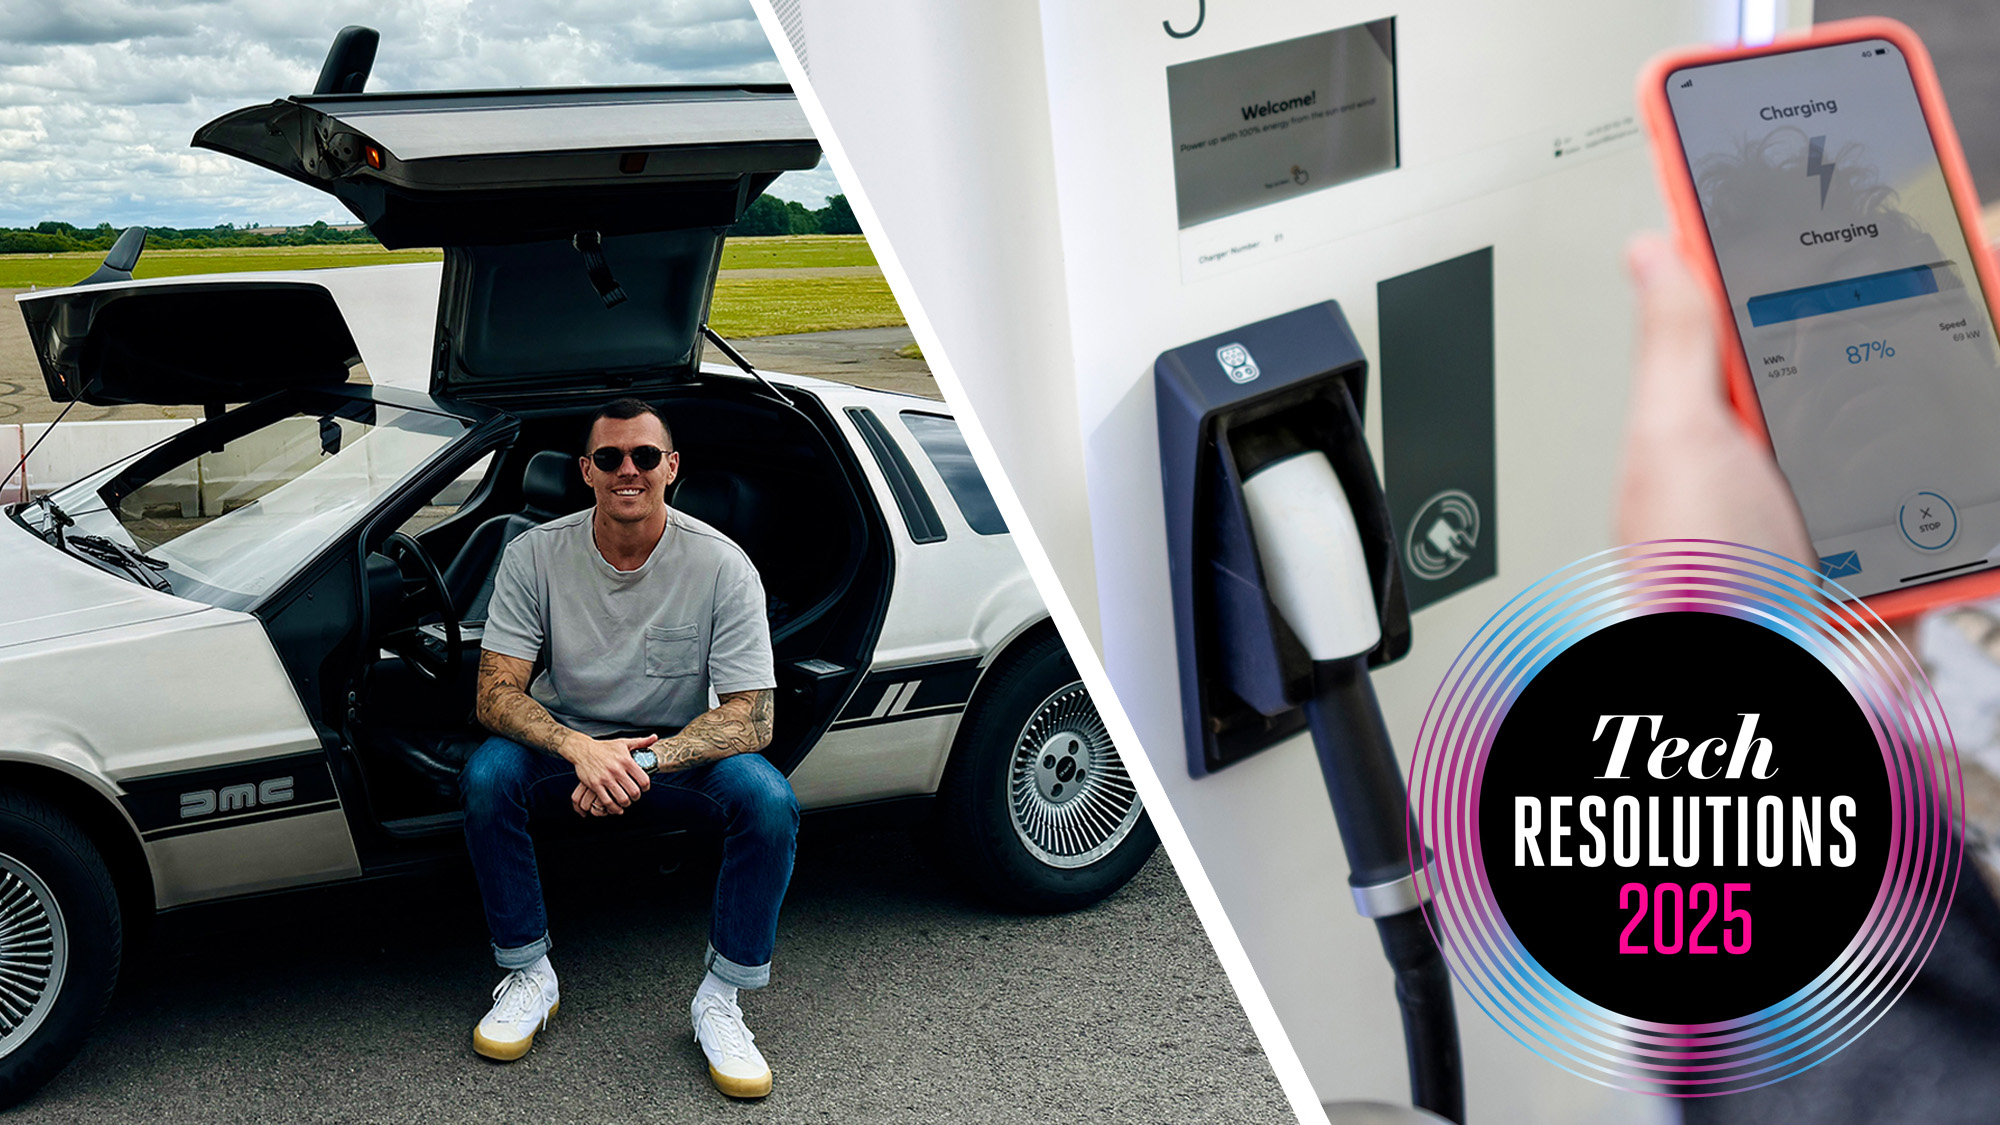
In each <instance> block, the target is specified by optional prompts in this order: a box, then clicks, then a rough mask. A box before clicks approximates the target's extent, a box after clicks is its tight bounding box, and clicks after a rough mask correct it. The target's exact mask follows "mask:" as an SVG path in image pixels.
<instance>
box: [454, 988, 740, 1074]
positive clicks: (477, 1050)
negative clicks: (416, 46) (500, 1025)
mask: <svg viewBox="0 0 2000 1125" xmlns="http://www.w3.org/2000/svg"><path fill="white" fill-rule="evenodd" d="M561 1008H562V1003H561V1002H560V1001H558V1002H556V1003H554V1004H550V1005H549V1014H548V1015H545V1016H543V1017H542V1027H544V1028H546V1027H548V1026H549V1021H550V1020H552V1019H554V1018H555V1016H556V1012H558V1011H559V1010H561ZM534 1045H535V1033H534V1032H533V1031H530V1032H529V1033H528V1037H527V1038H526V1039H520V1040H516V1041H515V1042H512V1043H502V1042H501V1041H499V1040H498V1039H488V1038H486V1037H485V1036H484V1035H481V1034H479V1028H478V1027H476V1026H475V1027H474V1028H473V1029H472V1050H473V1053H474V1054H477V1055H483V1056H485V1057H486V1058H489V1059H492V1060H494V1061H496V1062H513V1061H514V1060H515V1059H518V1058H520V1057H521V1056H522V1055H525V1054H527V1053H528V1048H530V1047H532V1046H534ZM770 1086H771V1083H770V1080H769V1079H765V1081H764V1088H765V1089H766V1091H768V1090H769V1089H770Z"/></svg>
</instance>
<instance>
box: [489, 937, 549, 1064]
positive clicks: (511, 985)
mask: <svg viewBox="0 0 2000 1125" xmlns="http://www.w3.org/2000/svg"><path fill="white" fill-rule="evenodd" d="M546 966H547V962H546V961H545V962H543V963H542V964H541V965H536V966H531V967H529V968H526V969H516V970H514V971H513V972H511V973H508V974H507V979H505V980H503V981H501V982H500V986H499V987H498V988H495V989H494V990H493V1010H492V1011H490V1012H487V1013H486V1018H485V1019H483V1020H480V1021H479V1026H478V1027H475V1028H473V1029H472V1049H473V1050H474V1051H477V1052H478V1053H480V1054H482V1055H485V1056H486V1057H487V1058H489V1059H498V1060H500V1061H501V1062H512V1061H514V1060H515V1059H518V1058H520V1057H521V1056H522V1055H525V1054H527V1053H528V1048H530V1047H532V1046H534V1045H535V1032H537V1031H540V1030H541V1029H542V1028H545V1027H547V1026H549V1017H550V1016H553V1015H555V1014H556V1009H557V1008H558V1007H560V1005H559V1004H558V1003H557V1000H558V994H557V988H556V974H555V971H554V970H553V969H549V968H547V967H546Z"/></svg>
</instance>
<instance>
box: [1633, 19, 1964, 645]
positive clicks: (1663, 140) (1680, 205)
mask: <svg viewBox="0 0 2000 1125" xmlns="http://www.w3.org/2000/svg"><path fill="white" fill-rule="evenodd" d="M1867 39H1886V40H1888V41H1889V42H1891V43H1893V44H1895V45H1896V47H1897V49H1899V50H1900V51H1902V52H1903V55H1904V57H1905V58H1906V59H1907V60H1908V61H1909V66H1910V76H1911V78H1912V79H1914V80H1915V83H1916V89H1917V102H1918V104H1919V105H1921V106H1922V107H1923V113H1924V120H1925V121H1926V122H1927V123H1928V124H1929V126H1930V131H1931V141H1932V143H1933V145H1934V146H1935V147H1936V148H1937V154H1938V160H1939V163H1940V164H1941V165H1942V166H1943V168H1944V178H1945V184H1946V186H1947V187H1948V188H1949V189H1950V191H1951V197H1952V203H1953V206H1954V207H1956V208H1957V210H1958V221H1959V224H1960V225H1961V226H1963V227H1964V228H1965V241H1966V245H1967V246H1968V247H1970V249H1971V256H1972V267H1973V270H1974V272H1975V273H1976V274H1977V275H1978V277H1979V284H1980V287H1981V289H1983V290H1984V291H1985V294H1986V303H1987V310H1988V312H1989V313H1991V312H1992V311H1993V300H1994V294H1995V279H1996V274H1995V272H1994V262H1993V251H1992V248H1991V247H1990V246H1989V245H1988V244H1987V241H1986V236H1985V233H1984V230H1983V228H1982V225H1981V222H1980V217H1979V203H1978V199H1979V197H1978V195H1977V194H1975V191H1974V188H1973V186H1972V173H1971V172H1970V171H1969V170H1968V169H1967V168H1966V164H1965V153H1964V151H1963V150H1961V149H1960V148H1959V144H1958V132H1957V130H1955V129H1953V128H1952V124H1951V113H1950V111H1948V110H1947V109H1946V108H1945V104H1944V92H1943V91H1942V90H1941V89H1940V88H1939V87H1938V80H1937V70H1936V69H1935V68H1934V67H1933V66H1932V65H1931V56H1930V52H1928V51H1926V50H1924V45H1923V41H1922V40H1920V39H1918V38H1917V33H1916V32H1914V31H1911V30H1910V29H1909V28H1908V27H1906V26H1904V25H1903V24H1901V23H1898V22H1896V21H1895V20H1891V19H1877V18H1869V19H1856V20H1841V21H1839V22H1836V23H1827V24H1821V25H1819V26H1817V27H1814V28H1812V29H1811V30H1809V31H1803V32H1791V33H1787V34H1785V35H1781V36H1779V37H1778V38H1777V40H1776V41H1774V42H1772V43H1771V44H1769V45H1768V46H1763V47H1687V48H1681V49H1677V50H1673V51H1668V52H1666V53H1665V54H1662V55H1660V56H1659V57H1657V58H1655V59H1653V60H1652V61H1651V62H1649V63H1647V64H1646V67H1645V69H1644V70H1642V71H1641V72H1640V74H1639V108H1640V112H1641V114H1642V115H1643V116H1644V117H1645V120H1646V129H1647V132H1649V133H1650V134H1651V135H1652V138H1653V157H1654V164H1655V167H1656V168H1657V169H1658V170H1659V173H1660V191H1661V193H1662V194H1663V195H1664V196H1665V198H1666V201H1667V209H1668V211H1669V213H1670V214H1671V215H1672V216H1673V223H1674V231H1675V234H1676V235H1677V236H1678V240H1679V242H1680V246H1681V251H1682V253H1683V254H1684V255H1685V256H1686V258H1687V260H1688V261H1689V263H1691V264H1692V265H1693V266H1694V268H1695V271H1696V273H1697V275H1698V276H1699V277H1700V278H1701V279H1702V281H1703V282H1704V283H1705V284H1706V285H1707V287H1708V290H1709V294H1710V296H1711V298H1712V299H1713V301H1714V304H1715V315H1716V323H1717V325H1718V326H1719V327H1720V331H1719V332H1718V337H1719V338H1720V340H1721V341H1722V367H1723V371H1724V373H1725V378H1727V380H1728V383H1729V400H1730V403H1731V405H1733V406H1734V407H1735V408H1736V414H1737V417H1738V418H1740V419H1741V420H1742V422H1743V427H1744V428H1745V429H1746V430H1749V431H1750V432H1751V433H1752V434H1755V435H1756V436H1757V437H1758V439H1759V440H1761V441H1763V442H1764V443H1765V444H1767V445H1768V444H1770V440H1771V435H1770V433H1769V431H1768V430H1766V429H1765V427H1764V414H1763V410H1762V409H1761V408H1760V407H1759V406H1758V403H1757V392H1756V389H1755V388H1754V387H1753V386H1752V385H1751V381H1750V366H1749V363H1748V361H1746V360H1745V359H1744V353H1743V342H1742V339H1741V337H1740V336H1739V335H1738V333H1737V331H1736V318H1735V317H1734V316H1733V315H1731V313H1730V309H1729V298H1728V296H1727V294H1726V293H1725V291H1724V289H1723V285H1722V269H1721V266H1720V265H1719V264H1718V263H1717V261H1716V258H1715V249H1714V247H1713V246H1712V245H1710V243H1709V238H1708V223H1707V221H1706V220H1705V219H1704V218H1703V216H1702V212H1701V202H1700V200H1699V199H1698V198H1697V196H1696V195H1695V184H1694V174H1693V172H1692V171H1691V170H1690V169H1689V167H1688V162H1687V156H1686V154H1685V153H1684V152H1683V151H1682V150H1681V143H1680V133H1679V131H1678V130H1677V129H1676V128H1675V126H1674V117H1673V112H1672V110H1671V109H1670V108H1669V106H1668V104H1667V76H1668V75H1669V74H1672V73H1673V72H1674V71H1677V70H1680V69H1681V68H1683V67H1689V66H1705V65H1707V64H1709V63H1716V62H1726V61H1728V60H1731V59H1746V58H1756V57H1758V56H1761V55H1775V54H1782V53H1784V52H1787V51H1797V50H1800V49H1803V48H1811V47H1823V46H1826V45H1828V44H1833V43H1858V42H1861V41H1863V40H1867ZM1995 319H1996V323H2000V317H1996V318H1995ZM1993 437H1994V441H1996V442H2000V434H1995V435H1993ZM1808 561H1809V560H1808ZM1995 594H2000V567H1996V568H1994V569H1991V570H1984V571H1980V572H1978V573H1976V574H1968V575H1963V576H1961V577H1957V578H1942V579H1939V580H1938V581H1935V582H1927V583H1925V584H1923V585H1921V586H1912V587H1910V588H1908V589H1903V590H1891V591H1888V592H1885V593H1880V594H1874V595H1871V596H1869V597H1866V598H1863V599H1862V601H1863V602H1865V603H1866V604H1867V605H1868V607H1869V608H1870V609H1872V610H1874V611H1875V612H1876V613H1877V614H1880V615H1881V616H1882V617H1883V618H1885V619H1888V620H1896V619H1898V618H1907V617H1913V616H1915V615H1916V614H1918V613H1921V612H1923V611H1924V610H1927V609H1930V608H1932V607H1934V606H1939V605H1948V604H1950V603H1953V602H1962V601H1969V600H1972V599H1974V598H1985V597H1992V596H1994V595H1995Z"/></svg>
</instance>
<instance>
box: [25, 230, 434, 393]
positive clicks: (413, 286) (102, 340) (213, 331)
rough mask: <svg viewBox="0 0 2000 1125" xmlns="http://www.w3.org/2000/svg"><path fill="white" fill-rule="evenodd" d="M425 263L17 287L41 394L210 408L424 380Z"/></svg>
mask: <svg viewBox="0 0 2000 1125" xmlns="http://www.w3.org/2000/svg"><path fill="white" fill-rule="evenodd" d="M437 293H438V268H437V266H436V265H435V264H432V263H417V264H414V265H405V266H367V267H361V268H358V269H332V270H295V271H289V272H281V273H235V274H210V275H206V276H199V277H175V278H158V279H151V280H143V281H125V282H109V283H103V284H96V285H77V286H72V287H70V288H67V289H44V290H40V291H38V292H33V293H23V294H20V295H19V296H18V297H16V298H15V300H16V301H17V302H18V303H19V305H20V308H21V315H22V317H23V319H25V320H26V321H27V326H28V339H29V341H30V342H31V343H32V344H33V345H34V348H35V357H36V359H38V360H39V361H40V362H41V368H42V379H43V381H44V382H45V383H47V385H48V391H49V397H50V398H53V399H55V400H56V401H57V402H70V401H80V402H86V403H89V404H91V405H93V406H121V405H125V404H128V403H148V404H152V405H157V406H209V405H212V404H222V403H233V402H248V401H250V400H251V399H255V398H261V397H263V396H264V395H267V394H270V393H272V392H273V391H280V390H285V389H287V388H292V387H323V386H337V385H339V384H341V383H344V382H346V381H347V380H348V377H349V375H350V374H351V369H352V368H353V366H354V365H355V364H356V363H357V362H363V361H365V362H367V363H368V364H369V367H368V373H369V375H370V376H371V377H372V378H373V379H374V381H376V382H378V383H380V382H395V383H400V384H403V385H409V386H419V387H420V386H422V385H423V382H422V373H423V372H424V371H425V370H426V366H427V361H428V350H429V349H428V344H429V321H430V320H431V310H432V309H434V308H436V306H437Z"/></svg>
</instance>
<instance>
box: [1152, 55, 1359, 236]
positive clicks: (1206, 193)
mask: <svg viewBox="0 0 2000 1125" xmlns="http://www.w3.org/2000/svg"><path fill="white" fill-rule="evenodd" d="M1167 116H1168V119H1169V121H1170V123H1171V125H1172V131H1173V140H1174V191H1175V197H1176V202H1177V204H1178V207H1179V214H1180V225H1181V228H1182V229H1186V228H1188V227H1191V226H1194V225H1195V224H1197V223H1205V222H1208V221H1209V220H1211V219H1219V218H1221V217H1222V216H1224V215H1233V214H1235V213H1237V212H1239V211H1247V210H1249V209H1251V208H1253V207H1262V206H1265V205H1266V204H1270V203H1276V202H1278V201H1279V200H1283V199H1290V198H1292V197H1294V196H1298V195H1304V194H1306V193H1308V192H1314V191H1319V190H1321V189H1323V188H1329V187H1332V186H1334V185H1335V184H1343V183H1346V182H1348V181H1350V180H1356V179H1360V178H1361V177H1363V176H1372V175H1374V174H1375V173H1377V172H1386V171H1388V170H1390V169H1391V168H1394V167H1396V165H1397V160H1398V155H1397V147H1396V21H1395V19H1394V18H1390V19H1381V20H1374V21H1372V22H1370V23H1363V24H1356V25H1354V26H1353V27H1344V28H1341V29H1339V30H1337V31H1327V32H1322V33H1320V34H1318V35H1307V36H1304V37H1302V38H1298V39H1288V40H1286V41H1284V42H1282V43H1269V44H1266V45H1264V46H1262V47H1252V48H1250V49H1248V50H1244V51H1233V52H1231V53H1229V54H1226V55H1216V56H1214V57H1212V58H1206V59H1196V60H1194V61H1193V62H1185V63H1180V64H1177V65H1175V66H1170V67H1168V68H1167Z"/></svg>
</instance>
